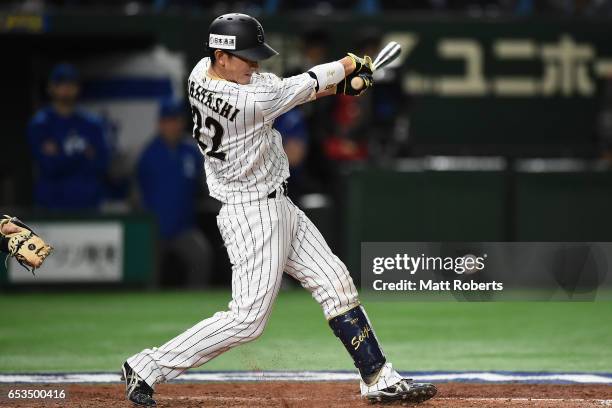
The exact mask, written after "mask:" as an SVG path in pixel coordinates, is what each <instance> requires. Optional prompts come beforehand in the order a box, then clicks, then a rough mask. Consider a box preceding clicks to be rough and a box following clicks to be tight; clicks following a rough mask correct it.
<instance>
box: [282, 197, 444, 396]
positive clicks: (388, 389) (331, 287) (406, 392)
mask: <svg viewBox="0 0 612 408" xmlns="http://www.w3.org/2000/svg"><path fill="white" fill-rule="evenodd" d="M297 213H298V231H297V234H296V235H295V238H294V240H293V242H292V245H291V252H290V254H289V259H288V262H287V266H286V268H285V270H286V272H287V273H289V274H290V275H292V276H293V277H295V278H296V279H298V280H299V281H300V283H301V284H302V286H303V287H304V288H306V289H308V290H309V291H310V292H311V293H312V296H313V297H314V298H315V299H316V300H317V301H318V302H319V303H320V304H321V307H322V308H323V313H324V314H325V317H326V318H327V319H328V321H329V325H330V327H331V329H332V330H333V332H334V334H335V335H336V336H337V337H338V338H339V339H340V341H341V342H342V344H343V345H344V347H345V348H346V350H347V351H348V353H349V354H350V355H351V357H352V358H353V361H354V363H355V367H357V369H358V370H359V373H360V375H361V381H360V388H361V395H362V396H363V397H364V398H368V399H370V400H373V401H394V400H404V401H407V402H422V401H425V400H428V399H430V398H432V397H433V396H434V395H435V394H436V392H437V390H436V387H435V386H434V385H433V384H429V383H414V382H412V381H411V380H409V379H404V378H402V377H401V375H399V373H398V372H397V371H395V370H394V369H393V366H392V365H391V363H389V362H388V361H387V359H386V357H385V355H384V353H383V351H382V348H381V347H380V345H379V343H378V339H377V337H376V335H375V334H374V329H373V327H372V324H371V323H370V321H369V319H368V316H367V314H366V313H365V310H364V308H363V306H361V305H360V304H359V300H358V296H357V289H356V287H355V284H354V283H353V279H352V278H351V276H350V274H349V272H348V270H347V268H346V266H345V265H344V263H343V262H342V261H341V260H340V259H339V258H338V257H337V256H336V255H334V254H333V252H332V251H331V249H330V248H329V246H328V245H327V243H326V242H325V239H324V238H323V236H322V235H321V233H320V232H319V230H318V229H317V228H316V227H315V226H314V224H313V223H312V222H311V221H310V220H309V219H308V217H307V216H306V215H305V214H304V213H303V212H302V211H301V210H299V209H298V210H297Z"/></svg>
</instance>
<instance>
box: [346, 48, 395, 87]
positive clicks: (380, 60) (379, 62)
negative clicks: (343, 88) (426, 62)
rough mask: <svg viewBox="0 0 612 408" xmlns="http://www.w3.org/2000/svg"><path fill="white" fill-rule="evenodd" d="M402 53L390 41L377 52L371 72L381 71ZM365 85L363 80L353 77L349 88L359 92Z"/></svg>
mask: <svg viewBox="0 0 612 408" xmlns="http://www.w3.org/2000/svg"><path fill="white" fill-rule="evenodd" d="M401 52H402V47H401V46H400V45H399V44H398V43H396V42H395V41H390V42H389V43H388V44H387V45H385V46H384V47H383V49H382V50H380V51H379V52H378V55H376V58H375V59H374V62H372V72H374V71H376V70H378V69H383V68H384V67H386V66H387V65H389V64H390V63H391V61H393V60H395V59H396V58H397V57H399V55H400V53H401ZM364 85H365V82H364V81H363V78H360V77H355V78H353V79H351V86H352V87H353V89H355V90H360V89H361V88H363V86H364Z"/></svg>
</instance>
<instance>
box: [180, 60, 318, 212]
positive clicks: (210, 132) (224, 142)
mask: <svg viewBox="0 0 612 408" xmlns="http://www.w3.org/2000/svg"><path fill="white" fill-rule="evenodd" d="M209 66H210V58H208V57H206V58H203V59H202V60H200V62H199V63H198V64H197V65H196V66H195V68H194V69H193V71H192V72H191V74H190V75H189V82H188V93H189V102H190V103H191V113H192V116H193V122H194V126H193V137H194V139H195V140H196V141H197V142H198V145H199V147H200V151H201V152H202V154H203V155H204V158H205V160H204V168H205V171H206V181H207V183H208V189H209V191H210V195H211V196H212V197H214V198H216V199H218V200H220V201H221V202H223V203H228V204H239V203H248V202H251V201H256V200H261V199H264V198H266V197H267V196H268V194H269V193H270V192H272V191H274V190H275V189H276V188H278V187H279V186H280V184H281V183H282V182H283V181H285V180H286V179H287V178H288V177H289V162H288V160H287V155H286V154H285V151H284V149H283V143H282V138H281V135H280V133H278V131H276V130H275V129H273V128H272V125H273V124H274V120H275V119H276V118H277V117H278V116H280V115H282V114H283V113H285V112H287V111H288V110H290V109H291V108H293V107H295V106H296V105H299V104H302V103H305V102H308V101H311V100H313V99H315V97H316V90H315V87H316V84H317V81H316V80H315V79H313V78H312V77H311V76H310V75H308V74H307V73H304V74H300V75H296V76H293V77H289V78H284V79H281V78H279V77H278V76H276V75H274V74H268V73H265V74H259V73H256V74H253V76H252V79H251V83H250V84H247V85H240V84H237V83H233V82H229V81H225V80H217V79H212V78H210V77H208V76H207V75H206V73H207V71H208V68H209Z"/></svg>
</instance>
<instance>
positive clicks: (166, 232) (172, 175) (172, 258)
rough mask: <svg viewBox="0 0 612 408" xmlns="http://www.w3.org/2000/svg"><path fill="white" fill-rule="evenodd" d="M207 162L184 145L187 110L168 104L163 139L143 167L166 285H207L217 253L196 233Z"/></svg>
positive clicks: (142, 188) (144, 197) (163, 107)
mask: <svg viewBox="0 0 612 408" xmlns="http://www.w3.org/2000/svg"><path fill="white" fill-rule="evenodd" d="M202 174H203V160H202V155H201V154H200V152H199V151H198V149H197V147H196V146H195V145H194V143H193V142H192V141H191V140H189V139H187V140H186V139H185V119H184V104H183V103H182V102H178V101H175V100H172V99H164V100H162V101H161V103H160V107H159V122H158V133H157V135H156V136H155V137H153V139H152V140H151V142H150V143H149V144H148V145H147V146H146V147H145V148H144V150H143V152H142V154H141V156H140V159H139V162H138V187H139V192H140V196H141V202H142V206H143V207H144V208H145V209H146V210H149V211H151V212H153V214H155V217H156V219H157V223H158V226H159V233H160V236H161V247H162V268H161V270H162V271H163V272H164V274H165V275H163V276H162V277H161V283H162V284H169V285H176V284H178V283H181V284H187V285H188V286H189V287H190V288H202V287H205V286H207V285H208V283H209V278H210V272H211V271H210V270H211V265H212V257H213V253H212V247H211V244H210V243H209V241H208V240H207V239H206V237H205V236H204V234H202V232H201V231H200V230H199V229H198V228H197V227H196V216H195V212H196V202H197V197H198V195H199V194H201V193H202V192H203V191H204V188H205V187H204V182H203V177H202Z"/></svg>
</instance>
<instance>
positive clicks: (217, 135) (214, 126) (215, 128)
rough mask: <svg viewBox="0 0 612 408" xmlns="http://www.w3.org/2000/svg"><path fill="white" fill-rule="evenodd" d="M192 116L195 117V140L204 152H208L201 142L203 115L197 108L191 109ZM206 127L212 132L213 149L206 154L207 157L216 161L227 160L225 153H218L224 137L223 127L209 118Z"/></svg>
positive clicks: (205, 123) (206, 120)
mask: <svg viewBox="0 0 612 408" xmlns="http://www.w3.org/2000/svg"><path fill="white" fill-rule="evenodd" d="M191 115H192V116H193V138H194V139H195V140H196V142H198V144H199V145H200V147H201V148H202V150H203V151H206V149H207V148H208V146H206V145H205V144H204V143H202V141H201V140H200V129H201V128H202V115H201V114H200V111H199V110H198V109H197V108H196V107H193V106H192V107H191ZM204 126H206V127H207V128H208V129H210V130H212V132H213V135H212V142H213V144H212V148H211V149H210V151H209V152H207V153H206V155H207V156H210V157H214V158H215V159H219V160H225V153H222V152H218V151H217V149H219V146H220V145H221V137H222V136H223V127H221V124H220V123H219V122H217V121H216V120H215V119H213V118H211V117H210V116H207V117H206V119H205V120H204Z"/></svg>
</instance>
